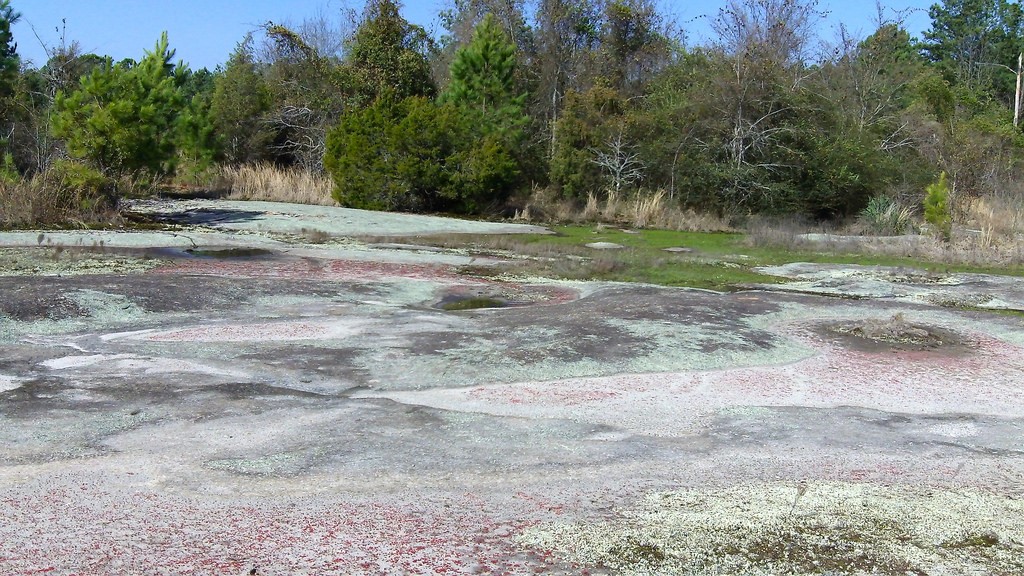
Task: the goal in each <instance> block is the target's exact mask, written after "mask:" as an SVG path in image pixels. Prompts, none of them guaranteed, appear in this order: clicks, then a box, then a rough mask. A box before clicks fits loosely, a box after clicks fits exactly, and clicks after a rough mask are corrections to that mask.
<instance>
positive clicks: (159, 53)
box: [53, 33, 183, 176]
mask: <svg viewBox="0 0 1024 576" xmlns="http://www.w3.org/2000/svg"><path fill="white" fill-rule="evenodd" d="M173 58H174V51H173V50H171V49H170V48H169V47H168V42H167V34H166V33H164V34H162V35H161V37H160V40H159V41H158V42H157V44H156V47H155V49H154V50H153V51H152V52H146V55H145V57H144V58H143V59H142V60H141V61H140V62H138V63H137V64H135V65H134V66H131V67H130V68H128V67H126V66H125V65H124V64H121V63H119V64H117V65H114V64H113V63H112V62H111V61H110V60H109V59H108V60H107V61H106V63H105V64H104V65H103V66H100V67H98V68H96V69H94V70H93V71H92V73H90V74H89V76H87V77H85V78H83V79H82V82H81V86H80V87H79V88H78V89H77V90H75V91H74V92H72V93H71V94H64V93H60V94H58V95H57V98H56V101H55V103H54V107H55V111H56V113H55V115H54V119H53V131H54V134H55V135H56V136H58V137H59V138H63V139H64V141H65V143H66V145H67V150H68V152H69V153H70V154H71V155H72V156H73V157H76V158H81V159H83V160H86V161H87V162H89V163H90V164H92V165H93V166H94V167H95V168H97V169H98V170H100V171H101V172H104V173H106V174H124V173H132V174H146V175H149V176H160V175H163V174H167V173H170V172H172V171H173V169H174V159H175V154H176V142H177V137H178V134H177V132H176V129H175V128H176V121H177V118H178V115H179V113H180V112H181V110H182V107H183V98H182V95H181V91H180V90H179V89H178V86H177V84H176V82H175V78H174V69H175V67H174V65H173V64H172V63H171V60H172V59H173Z"/></svg>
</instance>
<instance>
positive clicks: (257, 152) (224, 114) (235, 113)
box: [210, 34, 272, 164]
mask: <svg viewBox="0 0 1024 576" xmlns="http://www.w3.org/2000/svg"><path fill="white" fill-rule="evenodd" d="M270 104H271V95H270V90H269V89H268V88H267V85H266V82H265V81H264V79H263V77H262V76H261V75H260V73H259V70H258V69H257V67H256V58H255V56H254V54H253V40H252V35H251V34H249V35H247V36H246V37H245V39H244V40H242V41H241V42H239V43H238V45H237V46H236V47H235V50H234V52H232V53H231V56H230V58H229V59H228V62H227V66H226V67H225V68H224V72H223V73H221V74H219V75H218V76H217V78H216V79H215V80H214V88H213V97H212V98H211V100H210V119H211V120H212V122H213V125H214V128H215V131H216V134H217V136H218V138H219V140H220V142H221V145H222V146H223V149H224V156H225V160H227V161H228V162H229V163H232V164H241V163H245V162H254V161H257V160H261V159H263V158H265V157H266V156H267V155H268V152H267V144H268V143H269V142H270V140H271V138H272V135H271V133H270V131H269V130H268V129H267V126H266V123H265V122H264V119H265V115H266V114H267V112H268V111H269V110H270Z"/></svg>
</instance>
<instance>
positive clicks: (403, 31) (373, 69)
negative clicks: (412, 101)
mask: <svg viewBox="0 0 1024 576" xmlns="http://www.w3.org/2000/svg"><path fill="white" fill-rule="evenodd" d="M430 46H431V41H430V37H429V36H428V35H427V33H426V31H424V30H423V28H421V27H419V26H416V25H413V24H410V23H409V22H408V21H406V20H405V18H402V16H401V14H399V12H398V4H397V3H395V2H394V1H393V0H371V1H370V2H368V3H367V5H366V15H365V17H364V19H363V22H362V23H361V24H360V25H359V28H358V29H357V30H356V32H355V34H354V35H353V37H352V41H351V44H350V45H349V64H350V66H351V67H352V69H353V72H354V73H355V76H356V80H357V82H356V85H357V86H361V87H362V91H361V92H362V93H361V94H359V95H358V98H357V100H359V101H360V102H359V103H360V104H364V105H365V104H369V103H370V102H372V101H373V100H375V99H376V98H378V97H380V96H383V95H387V97H390V98H395V99H397V100H401V99H403V98H407V97H409V96H433V95H434V92H435V87H434V82H433V80H432V79H431V77H430V64H429V63H428V62H427V57H426V54H427V52H428V50H429V48H430Z"/></svg>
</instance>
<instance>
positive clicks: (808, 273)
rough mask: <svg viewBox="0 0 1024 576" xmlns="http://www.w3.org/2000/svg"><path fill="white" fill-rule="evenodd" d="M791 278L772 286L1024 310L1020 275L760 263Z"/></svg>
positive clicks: (1023, 283)
mask: <svg viewBox="0 0 1024 576" xmlns="http://www.w3.org/2000/svg"><path fill="white" fill-rule="evenodd" d="M758 270H759V271H761V272H763V273H765V274H771V275H773V276H780V277H783V278H790V279H791V281H790V282H787V283H784V284H778V285H770V286H769V285H765V286H762V288H765V289H768V290H776V291H789V292H801V293H809V294H822V295H829V296H841V297H844V298H867V299H882V300H896V301H901V302H908V303H918V304H934V305H939V306H948V307H960V308H990V309H995V310H1020V311H1024V278H1019V277H1013V276H996V275H991V274H967V273H929V272H923V271H920V270H916V269H909V268H900V267H892V266H858V265H853V264H817V263H813V264H812V263H807V262H795V263H792V264H784V265H781V266H766V267H762V268H759V269H758Z"/></svg>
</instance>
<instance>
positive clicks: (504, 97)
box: [443, 14, 525, 116]
mask: <svg viewBox="0 0 1024 576" xmlns="http://www.w3.org/2000/svg"><path fill="white" fill-rule="evenodd" d="M515 72H516V49H515V46H513V45H512V43H511V42H509V41H508V39H507V36H506V35H505V32H504V31H503V30H502V29H501V27H500V25H499V23H498V20H497V19H496V18H495V17H494V16H492V15H491V14H488V15H487V16H486V17H485V18H484V19H483V21H482V22H481V23H480V25H479V26H477V28H476V31H475V32H474V33H473V40H472V41H471V42H470V43H469V44H468V45H467V46H466V47H465V48H462V49H461V50H459V51H458V52H457V53H456V55H455V60H454V61H453V62H452V66H451V81H450V82H449V84H448V87H447V88H446V89H445V93H444V95H443V99H444V100H446V101H449V102H454V103H457V104H459V105H462V106H469V107H473V108H476V109H478V110H479V112H480V113H481V114H483V115H484V116H487V115H493V114H495V113H498V112H501V111H502V110H503V109H505V108H507V107H511V108H514V109H515V110H514V112H519V111H521V109H522V105H523V101H524V100H525V97H524V96H517V95H516V94H515Z"/></svg>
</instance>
